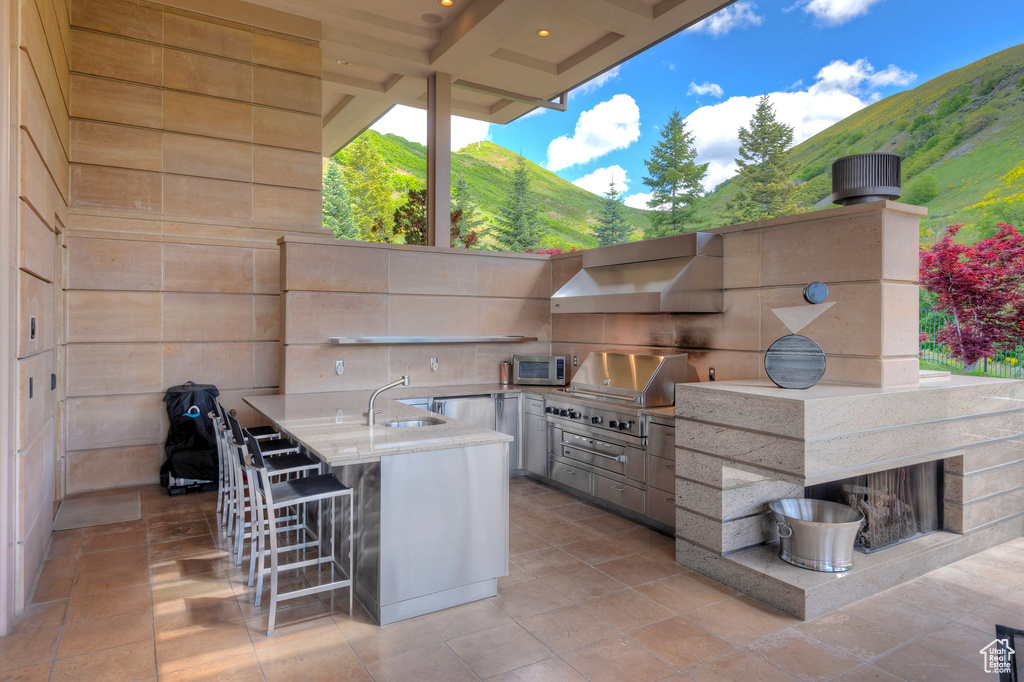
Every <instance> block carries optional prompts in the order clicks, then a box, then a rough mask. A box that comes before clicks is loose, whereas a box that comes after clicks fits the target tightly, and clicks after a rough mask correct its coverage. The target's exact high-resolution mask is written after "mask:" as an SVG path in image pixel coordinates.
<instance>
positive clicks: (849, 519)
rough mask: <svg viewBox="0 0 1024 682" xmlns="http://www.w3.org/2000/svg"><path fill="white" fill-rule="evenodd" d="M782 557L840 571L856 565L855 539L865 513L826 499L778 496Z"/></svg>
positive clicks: (818, 568)
mask: <svg viewBox="0 0 1024 682" xmlns="http://www.w3.org/2000/svg"><path fill="white" fill-rule="evenodd" d="M769 507H770V508H771V510H772V513H773V514H774V515H775V523H776V524H777V525H778V530H779V557H780V558H781V559H782V560H783V561H788V562H789V563H791V564H793V565H794V566H799V567H800V568H809V569H811V570H812V571H827V572H829V573H839V572H842V571H848V570H850V569H851V568H852V567H853V542H854V540H856V538H857V533H858V532H859V531H860V527H861V525H862V524H863V523H864V514H863V513H861V512H860V511H858V510H856V509H854V508H853V507H849V506H847V505H845V504H837V503H835V502H826V501H825V500H808V499H802V498H801V499H787V500H775V501H774V502H772V503H771V504H770V505H769Z"/></svg>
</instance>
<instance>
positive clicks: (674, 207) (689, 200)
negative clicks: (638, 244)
mask: <svg viewBox="0 0 1024 682" xmlns="http://www.w3.org/2000/svg"><path fill="white" fill-rule="evenodd" d="M696 160H697V150H696V149H694V147H693V133H691V132H689V131H688V130H686V123H684V122H683V119H682V117H681V116H680V115H679V110H678V109H677V110H676V111H673V112H672V115H671V116H669V117H668V123H666V124H665V126H664V127H663V128H662V129H661V141H659V142H658V144H656V145H654V146H653V147H652V148H651V158H650V159H648V160H647V161H644V163H645V164H646V165H647V172H648V173H649V176H648V177H645V178H644V184H645V185H647V186H648V187H649V188H650V189H651V199H650V201H648V202H647V206H648V207H650V208H652V209H654V210H655V211H656V212H655V213H654V214H653V215H652V216H651V229H649V230H645V232H644V235H645V236H646V237H663V236H665V235H669V234H676V233H679V232H682V231H683V230H684V229H685V228H686V225H687V223H689V222H690V220H691V219H692V217H693V214H694V211H695V210H696V203H697V201H698V200H699V199H700V197H701V196H703V194H704V184H703V183H704V178H705V176H707V174H708V164H706V163H701V164H698V163H697V162H696Z"/></svg>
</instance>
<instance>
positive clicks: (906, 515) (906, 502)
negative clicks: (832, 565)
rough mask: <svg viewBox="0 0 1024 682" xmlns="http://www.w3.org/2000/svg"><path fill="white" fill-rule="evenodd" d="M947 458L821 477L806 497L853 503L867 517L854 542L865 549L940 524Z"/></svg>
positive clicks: (887, 544) (910, 536) (880, 547)
mask: <svg viewBox="0 0 1024 682" xmlns="http://www.w3.org/2000/svg"><path fill="white" fill-rule="evenodd" d="M942 470H943V460H941V459H937V460H934V461H931V462H922V463H920V464H912V465H910V466H905V467H895V468H893V469H886V470H884V471H876V472H873V473H869V474H862V475H860V476H854V477H852V478H844V479H840V480H838V481H832V482H830V483H819V484H817V485H812V486H808V487H807V488H804V497H807V498H810V499H814V500H828V501H829V502H838V503H840V504H845V505H849V506H850V507H853V508H854V509H857V510H858V511H860V512H862V513H863V514H864V519H865V522H864V524H863V525H862V526H861V530H860V532H859V533H858V534H857V539H856V541H855V543H854V548H855V549H857V550H858V551H860V552H864V553H865V554H870V553H872V552H878V551H880V550H883V549H886V548H888V547H892V546H894V545H898V544H900V543H901V542H907V541H910V540H914V539H916V538H918V537H920V536H922V535H927V534H929V533H934V532H935V531H937V530H941V529H942V499H943V495H942V488H943V486H942V483H943V479H942Z"/></svg>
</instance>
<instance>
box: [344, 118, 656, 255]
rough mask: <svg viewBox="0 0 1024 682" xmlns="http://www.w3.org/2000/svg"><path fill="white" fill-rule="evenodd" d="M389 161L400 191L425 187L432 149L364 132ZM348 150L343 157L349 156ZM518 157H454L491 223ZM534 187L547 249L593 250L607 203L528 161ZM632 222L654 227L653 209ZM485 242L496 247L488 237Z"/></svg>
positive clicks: (485, 148)
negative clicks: (602, 210)
mask: <svg viewBox="0 0 1024 682" xmlns="http://www.w3.org/2000/svg"><path fill="white" fill-rule="evenodd" d="M363 136H364V137H366V138H367V139H368V140H369V141H370V142H371V143H372V144H374V145H375V146H376V147H377V149H378V150H379V151H380V153H381V155H382V156H383V157H384V161H385V163H386V164H387V165H388V166H389V167H390V168H391V169H392V170H393V171H394V173H395V185H396V189H397V191H399V192H402V193H403V194H404V193H405V191H406V190H408V189H412V188H422V187H425V186H426V181H427V149H426V147H424V146H423V145H421V144H418V143H416V142H410V141H409V140H406V139H405V138H403V137H399V136H397V135H392V134H388V135H381V134H379V133H377V132H374V131H372V130H367V131H366V132H364V133H363ZM345 153H346V150H344V149H343V150H341V151H340V152H339V153H338V154H339V156H343V155H344V154H345ZM517 158H518V155H517V154H515V153H514V152H511V151H509V150H508V149H505V148H504V147H499V146H498V145H496V144H493V143H491V142H476V143H474V144H471V145H469V146H467V147H464V148H462V149H460V150H459V151H457V152H453V153H452V177H453V180H454V178H455V177H457V176H458V175H459V174H460V173H461V174H463V175H464V176H465V178H466V182H467V184H468V185H469V193H470V195H471V196H472V197H473V199H474V200H475V202H476V205H477V208H478V210H479V212H480V213H481V214H482V215H483V216H484V217H485V218H486V219H487V220H488V221H489V222H496V219H497V216H498V213H499V211H500V208H501V205H502V202H503V201H504V199H505V185H506V182H507V178H508V175H509V174H510V173H511V171H512V169H513V168H514V167H515V165H516V159H517ZM526 165H527V168H528V170H529V173H530V184H531V188H532V189H533V192H534V193H535V194H536V196H537V199H538V202H539V204H540V210H539V212H538V215H539V217H540V220H541V222H542V224H543V225H544V229H545V231H546V232H547V236H546V237H545V239H544V247H545V248H562V249H570V248H592V247H595V246H597V239H596V238H595V237H594V236H593V234H592V233H591V231H592V229H593V227H594V226H595V225H597V222H598V219H599V218H600V216H601V207H602V204H603V202H604V201H605V199H604V198H603V197H599V196H596V195H594V194H591V193H590V192H588V191H586V190H584V189H580V188H579V187H577V186H576V185H574V184H572V183H571V182H569V181H567V180H564V179H562V178H560V177H559V176H557V175H555V174H554V173H552V172H550V171H548V170H546V169H544V168H541V167H540V166H538V165H537V164H535V163H533V162H531V161H527V162H526ZM626 213H627V217H628V219H629V221H630V223H631V224H632V225H633V226H634V227H635V228H636V229H637V231H638V235H639V233H640V232H641V231H642V230H643V229H644V228H648V227H649V226H650V219H649V218H648V212H647V211H640V210H637V209H634V208H628V207H627V208H626ZM483 241H484V243H485V244H486V243H493V240H489V239H488V238H487V237H484V240H483Z"/></svg>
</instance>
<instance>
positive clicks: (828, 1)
mask: <svg viewBox="0 0 1024 682" xmlns="http://www.w3.org/2000/svg"><path fill="white" fill-rule="evenodd" d="M880 1H881V0H810V2H807V4H805V5H804V6H803V9H804V11H805V12H807V13H808V14H811V15H813V16H814V18H815V19H817V20H818V21H819V22H821V23H822V24H825V25H826V26H839V25H840V24H845V23H846V22H848V21H849V20H850V19H854V18H856V17H859V16H860V15H862V14H867V13H868V10H869V9H871V6H872V5H874V4H876V3H878V2H880Z"/></svg>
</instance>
